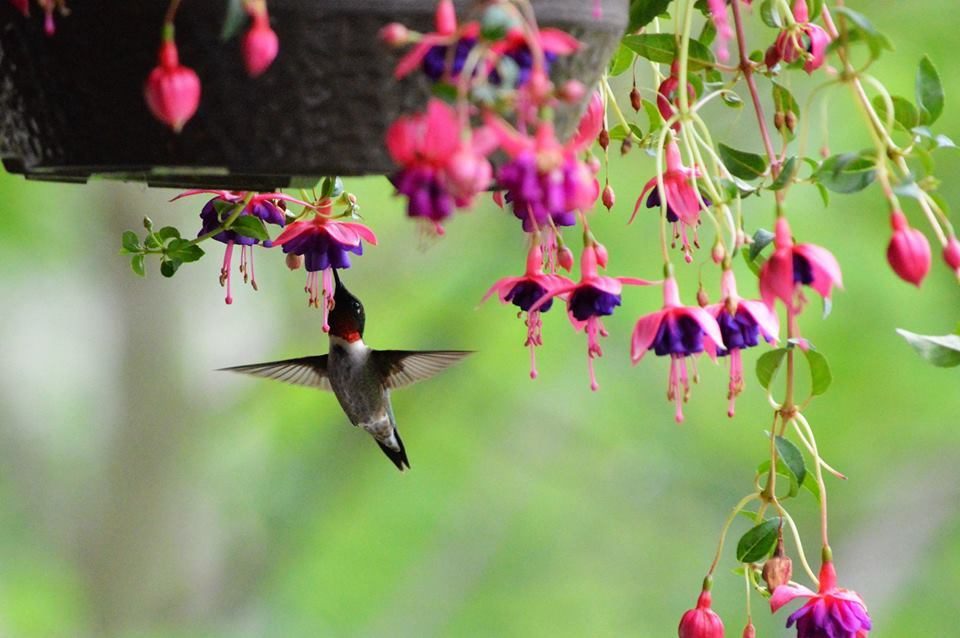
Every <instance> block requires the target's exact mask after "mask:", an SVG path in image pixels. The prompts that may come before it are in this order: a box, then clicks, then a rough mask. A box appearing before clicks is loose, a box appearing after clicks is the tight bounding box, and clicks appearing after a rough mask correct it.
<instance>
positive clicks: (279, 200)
mask: <svg viewBox="0 0 960 638" xmlns="http://www.w3.org/2000/svg"><path fill="white" fill-rule="evenodd" d="M204 193H206V194H212V195H214V197H213V199H211V200H209V201H208V202H207V203H206V204H204V206H203V209H202V210H201V211H200V219H201V221H202V225H201V227H200V231H199V232H198V233H197V237H201V236H203V235H206V234H208V233H211V232H214V231H216V230H217V229H218V228H220V227H221V226H222V225H223V223H224V222H225V221H226V220H227V219H228V218H229V217H230V216H231V214H232V213H233V211H234V210H236V209H235V206H238V205H239V204H241V203H243V202H244V201H245V200H247V193H243V192H234V191H222V190H208V189H198V190H191V191H186V192H184V193H180V194H179V195H177V196H176V197H174V198H173V200H171V201H176V200H178V199H180V198H182V197H189V196H192V195H200V194H204ZM288 201H289V202H294V203H299V204H303V203H304V202H301V201H300V200H297V199H294V198H293V197H290V196H289V195H284V194H283V193H260V194H258V195H253V196H252V197H250V198H249V201H247V204H246V206H244V208H243V210H242V211H241V212H240V215H250V216H252V217H257V218H259V219H260V220H262V221H263V222H264V223H266V224H275V225H277V226H283V225H284V224H285V223H286V204H285V202H288ZM211 238H212V239H214V240H216V241H218V242H220V243H222V244H226V245H227V248H226V250H225V251H224V255H223V265H222V266H221V267H220V285H221V286H224V287H225V288H226V297H225V299H224V301H225V302H226V303H227V304H232V303H233V290H232V287H231V269H230V264H231V262H232V260H233V249H234V246H240V273H241V274H242V275H243V281H244V283H247V282H250V285H251V286H252V287H253V289H254V290H257V277H256V273H255V271H254V267H253V247H254V246H255V245H257V244H260V243H262V244H263V245H264V246H265V247H269V246H270V245H271V244H270V242H269V241H264V242H261V241H260V240H259V239H256V238H254V237H248V236H246V235H241V234H240V233H238V232H237V231H235V230H222V231H220V232H218V233H217V234H215V235H213V236H212V237H211Z"/></svg>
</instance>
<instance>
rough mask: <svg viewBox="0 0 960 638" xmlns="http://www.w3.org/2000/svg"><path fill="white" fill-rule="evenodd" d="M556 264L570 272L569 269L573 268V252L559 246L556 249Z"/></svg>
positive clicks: (566, 247)
mask: <svg viewBox="0 0 960 638" xmlns="http://www.w3.org/2000/svg"><path fill="white" fill-rule="evenodd" d="M557 262H558V263H559V264H560V267H561V268H563V269H564V270H566V271H567V272H570V269H571V268H573V251H572V250H570V248H569V247H568V246H560V248H558V249H557Z"/></svg>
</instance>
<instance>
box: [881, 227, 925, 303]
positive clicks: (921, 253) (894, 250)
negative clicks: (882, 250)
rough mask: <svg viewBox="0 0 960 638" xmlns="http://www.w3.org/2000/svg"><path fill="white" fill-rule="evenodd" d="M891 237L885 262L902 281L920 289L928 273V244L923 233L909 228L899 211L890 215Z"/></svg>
mask: <svg viewBox="0 0 960 638" xmlns="http://www.w3.org/2000/svg"><path fill="white" fill-rule="evenodd" d="M890 224H891V226H893V236H892V237H891V238H890V243H889V244H888V245H887V261H888V262H889V263H890V267H891V268H893V272H895V273H897V276H898V277H900V279H903V280H904V281H906V282H908V283H911V284H913V285H914V286H917V287H918V288H919V287H920V283H921V282H922V281H923V278H924V277H926V276H927V273H928V272H929V271H930V243H929V242H928V241H927V238H926V237H924V235H923V233H921V232H920V231H919V230H917V229H915V228H911V227H910V225H909V224H908V223H907V218H906V217H905V216H904V214H903V213H902V212H900V211H899V210H895V211H893V213H891V215H890Z"/></svg>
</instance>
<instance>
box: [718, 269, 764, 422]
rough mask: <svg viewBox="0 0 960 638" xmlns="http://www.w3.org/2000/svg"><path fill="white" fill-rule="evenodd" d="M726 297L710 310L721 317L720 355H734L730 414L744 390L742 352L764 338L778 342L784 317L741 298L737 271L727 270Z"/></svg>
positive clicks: (722, 284)
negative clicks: (779, 316) (781, 321)
mask: <svg viewBox="0 0 960 638" xmlns="http://www.w3.org/2000/svg"><path fill="white" fill-rule="evenodd" d="M720 290H721V294H722V295H723V299H722V300H721V301H720V303H716V304H713V305H710V306H707V308H706V310H707V312H709V313H710V315H711V316H712V317H713V318H714V319H716V320H717V325H718V326H719V327H720V336H721V338H722V339H723V345H724V347H722V348H721V347H718V348H717V349H716V353H715V354H716V356H718V357H726V356H728V355H729V357H730V385H729V389H728V392H727V398H728V399H729V401H730V404H729V407H728V408H727V416H730V417H732V416H733V415H734V409H735V407H736V406H735V404H736V400H737V396H738V395H739V394H740V393H741V392H742V391H743V387H744V382H743V358H742V357H741V356H740V351H741V350H743V349H744V348H752V347H754V346H756V345H757V344H758V343H760V338H761V337H763V338H764V339H765V340H766V341H767V342H768V343H775V342H776V341H777V335H778V333H779V332H780V320H779V319H778V318H777V315H776V314H774V313H773V312H772V311H771V310H770V309H769V308H767V306H766V305H765V304H764V303H763V302H762V301H752V300H748V299H741V298H740V295H738V294H737V282H736V279H735V278H734V275H733V270H730V269H727V270H724V271H723V275H722V279H721V282H720Z"/></svg>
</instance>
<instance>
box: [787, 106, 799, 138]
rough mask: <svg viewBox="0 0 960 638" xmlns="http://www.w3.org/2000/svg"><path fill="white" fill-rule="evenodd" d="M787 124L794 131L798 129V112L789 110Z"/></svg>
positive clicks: (788, 128)
mask: <svg viewBox="0 0 960 638" xmlns="http://www.w3.org/2000/svg"><path fill="white" fill-rule="evenodd" d="M786 124H787V130H789V131H790V132H791V133H793V132H794V131H795V130H796V129H797V114H796V113H794V112H793V111H787V115H786Z"/></svg>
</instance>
